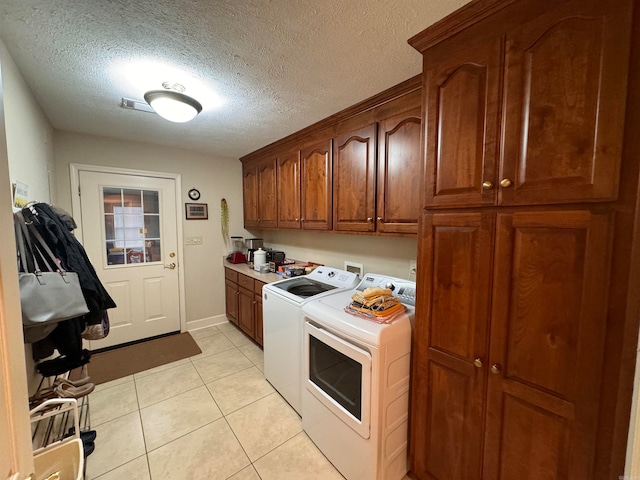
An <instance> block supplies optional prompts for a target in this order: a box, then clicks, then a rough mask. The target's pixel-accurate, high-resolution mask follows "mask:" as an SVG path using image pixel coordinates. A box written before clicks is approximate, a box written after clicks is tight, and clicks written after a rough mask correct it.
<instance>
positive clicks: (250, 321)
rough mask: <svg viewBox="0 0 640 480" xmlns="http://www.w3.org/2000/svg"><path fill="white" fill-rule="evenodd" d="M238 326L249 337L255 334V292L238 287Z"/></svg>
mask: <svg viewBox="0 0 640 480" xmlns="http://www.w3.org/2000/svg"><path fill="white" fill-rule="evenodd" d="M238 292H239V295H238V326H239V327H240V328H241V329H242V331H243V332H244V333H246V334H247V335H249V336H250V337H251V338H253V337H254V335H255V320H254V309H255V298H254V297H255V294H254V293H253V291H251V290H247V289H246V288H242V287H240V288H239V289H238Z"/></svg>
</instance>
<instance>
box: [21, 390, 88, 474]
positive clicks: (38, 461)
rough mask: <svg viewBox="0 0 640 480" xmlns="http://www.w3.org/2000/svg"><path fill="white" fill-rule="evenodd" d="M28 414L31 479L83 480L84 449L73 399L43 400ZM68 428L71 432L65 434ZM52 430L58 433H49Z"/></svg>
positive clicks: (76, 405)
mask: <svg viewBox="0 0 640 480" xmlns="http://www.w3.org/2000/svg"><path fill="white" fill-rule="evenodd" d="M30 414H31V424H32V437H33V438H32V440H34V441H35V442H36V443H37V445H34V455H33V462H34V469H35V472H34V476H33V480H83V477H84V448H83V446H82V440H81V439H80V425H79V418H78V402H77V400H76V399H75V398H59V399H50V400H46V401H45V402H43V403H42V404H40V405H38V406H37V407H36V408H34V409H32V410H31V412H30ZM40 425H44V426H43V428H38V426H40ZM69 426H72V430H71V431H70V433H67V431H68V427H69ZM55 430H58V432H57V433H55V434H52V433H51V432H52V431H55ZM42 432H44V433H42ZM56 474H57V475H56Z"/></svg>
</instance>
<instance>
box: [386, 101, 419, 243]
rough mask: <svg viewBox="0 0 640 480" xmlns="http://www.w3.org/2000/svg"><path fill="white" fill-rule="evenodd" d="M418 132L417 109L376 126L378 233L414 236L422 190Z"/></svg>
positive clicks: (416, 230)
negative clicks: (410, 234) (412, 234)
mask: <svg viewBox="0 0 640 480" xmlns="http://www.w3.org/2000/svg"><path fill="white" fill-rule="evenodd" d="M421 130H422V119H421V109H420V106H417V107H416V108H414V109H412V110H409V111H407V112H405V113H402V114H398V115H395V116H392V117H389V118H385V119H383V120H380V122H379V123H378V180H377V184H378V188H377V208H376V230H377V231H378V232H382V233H417V232H418V218H419V217H420V201H419V199H420V195H421V189H422V184H421V175H420V171H421V169H422V159H421V142H420V139H421V138H422V131H421Z"/></svg>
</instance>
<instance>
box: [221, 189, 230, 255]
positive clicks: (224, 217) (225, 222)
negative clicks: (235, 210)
mask: <svg viewBox="0 0 640 480" xmlns="http://www.w3.org/2000/svg"><path fill="white" fill-rule="evenodd" d="M220 233H222V238H223V239H224V244H225V246H228V245H229V205H227V200H226V199H224V198H223V199H222V200H220Z"/></svg>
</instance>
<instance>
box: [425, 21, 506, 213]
mask: <svg viewBox="0 0 640 480" xmlns="http://www.w3.org/2000/svg"><path fill="white" fill-rule="evenodd" d="M468 37H469V35H468V34H466V33H465V34H464V35H461V38H460V39H459V40H458V43H459V44H458V45H455V46H452V45H450V44H447V45H446V47H447V48H444V46H443V47H440V48H435V49H434V50H433V51H431V52H427V53H426V54H425V57H424V68H425V70H424V75H425V86H426V95H425V99H426V110H425V111H426V118H427V124H426V126H425V127H426V142H425V155H426V172H425V180H424V183H425V199H424V200H425V205H426V206H439V205H442V206H444V205H482V204H493V203H494V202H495V189H494V188H487V189H484V188H483V186H482V184H483V182H485V181H487V182H491V183H492V184H493V183H494V182H495V165H496V163H497V162H496V157H497V147H498V134H499V128H498V125H499V105H500V75H501V69H502V43H501V41H500V39H495V40H493V41H490V42H489V41H488V42H478V41H476V40H473V39H472V38H468Z"/></svg>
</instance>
